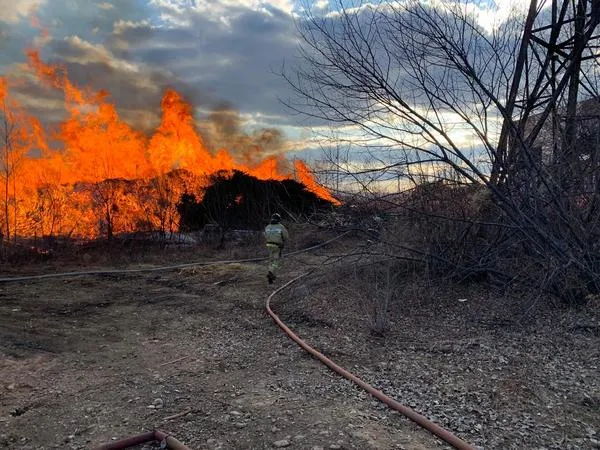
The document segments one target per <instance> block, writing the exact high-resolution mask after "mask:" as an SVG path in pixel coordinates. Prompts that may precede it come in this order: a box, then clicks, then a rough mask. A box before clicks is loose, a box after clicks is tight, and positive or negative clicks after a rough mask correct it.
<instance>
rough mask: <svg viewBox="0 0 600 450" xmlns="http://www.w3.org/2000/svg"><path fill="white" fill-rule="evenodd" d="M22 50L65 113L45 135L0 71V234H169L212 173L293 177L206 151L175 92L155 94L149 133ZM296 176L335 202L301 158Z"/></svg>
mask: <svg viewBox="0 0 600 450" xmlns="http://www.w3.org/2000/svg"><path fill="white" fill-rule="evenodd" d="M27 55H28V60H29V67H30V68H31V69H32V71H33V72H34V73H35V75H36V76H37V78H38V79H39V80H41V81H42V82H43V83H45V84H47V85H48V86H51V87H52V88H54V89H58V90H60V91H61V92H62V93H63V94H64V105H65V110H66V112H67V116H66V118H65V119H64V120H63V121H62V122H61V123H60V124H59V126H58V127H57V129H56V130H54V131H53V132H51V133H49V132H48V131H47V130H44V129H43V127H42V126H41V124H40V122H39V120H37V119H36V118H35V117H32V116H31V115H29V114H28V113H27V111H25V109H24V108H22V107H21V106H20V105H19V103H18V102H17V101H16V100H15V99H14V98H13V97H12V96H11V94H10V90H9V83H8V81H7V79H6V78H3V77H0V117H3V118H4V121H3V123H2V130H1V133H2V144H1V145H0V149H1V153H0V158H1V159H0V179H1V180H2V186H1V187H0V206H1V208H2V210H1V211H0V230H2V231H3V233H4V236H5V237H12V236H17V235H18V236H24V237H31V236H46V235H53V236H59V235H60V236H73V237H86V238H93V237H96V236H99V235H107V236H109V237H110V236H111V235H112V234H113V233H121V232H133V231H144V230H162V231H174V230H175V229H176V228H177V225H178V215H177V203H178V201H179V200H180V198H181V196H182V194H184V193H194V194H196V195H198V193H201V192H202V190H203V189H204V188H205V187H206V183H207V180H208V179H209V178H210V175H211V174H213V173H215V172H223V171H224V172H233V171H234V170H237V171H241V172H244V173H246V174H248V175H251V176H254V177H256V178H258V179H260V180H268V179H272V180H280V181H281V180H285V179H291V178H293V174H292V173H289V171H288V172H287V173H286V171H285V170H284V169H283V167H284V166H285V164H283V163H284V161H283V159H282V158H281V157H270V158H266V159H263V160H261V161H259V162H257V163H256V164H249V163H246V164H243V163H240V162H239V161H236V159H235V158H234V157H233V156H232V155H231V154H230V153H229V152H228V151H227V150H225V149H221V150H219V151H218V152H216V153H215V154H214V155H213V154H211V153H210V152H209V151H208V149H207V146H206V145H205V144H204V142H203V140H202V138H201V136H200V135H199V134H198V132H197V130H196V127H195V125H194V118H193V112H192V106H191V105H190V104H189V103H187V102H186V101H185V100H184V99H183V98H182V96H181V95H180V94H179V93H178V92H176V91H175V90H172V89H169V90H167V91H166V92H164V95H163V98H162V102H161V108H162V118H161V122H160V125H159V126H158V127H157V129H156V130H155V131H154V133H153V135H152V136H150V137H148V136H146V135H144V134H143V133H141V132H139V131H137V130H135V129H133V128H132V127H131V126H130V125H128V124H127V123H125V122H124V121H123V120H122V119H121V118H120V117H119V114H118V113H117V110H116V108H115V106H114V105H113V104H112V103H111V102H110V101H109V95H108V93H106V92H103V91H100V92H94V91H92V90H89V89H80V88H78V87H77V86H75V85H74V84H73V83H72V82H71V81H70V79H69V77H68V74H67V72H66V70H65V69H64V68H61V67H59V66H52V65H48V64H45V63H44V62H43V61H42V60H41V59H40V57H39V54H38V52H37V51H34V50H31V51H29V52H28V54H27ZM48 135H49V138H48ZM49 142H52V143H57V144H53V145H51V144H49ZM57 147H58V148H57ZM295 173H296V177H297V179H298V181H299V182H301V183H303V184H304V185H305V186H306V187H307V189H308V190H310V191H311V192H313V193H315V194H317V195H318V196H319V197H320V198H322V199H325V200H328V201H332V202H334V203H335V200H334V199H333V197H332V196H331V194H330V192H329V191H328V190H327V189H325V188H323V187H322V186H319V185H318V184H317V183H316V182H315V180H314V178H313V177H312V174H311V172H310V170H309V169H308V167H307V166H306V165H305V164H304V163H303V162H302V161H296V162H295Z"/></svg>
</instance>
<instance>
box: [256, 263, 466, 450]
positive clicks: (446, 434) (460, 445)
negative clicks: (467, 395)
mask: <svg viewBox="0 0 600 450" xmlns="http://www.w3.org/2000/svg"><path fill="white" fill-rule="evenodd" d="M310 273H311V272H306V273H304V274H302V275H300V276H298V277H296V278H294V279H293V280H290V281H288V282H287V283H285V284H284V285H283V286H281V287H279V288H277V289H276V290H275V291H273V292H272V293H271V295H269V297H268V298H267V303H266V309H267V313H268V314H269V315H270V316H271V318H272V319H273V320H274V321H275V323H276V324H277V325H278V326H279V328H281V329H282V330H283V331H284V332H285V334H287V335H288V336H289V337H290V339H292V340H293V341H294V342H295V343H296V344H298V345H299V346H300V347H301V348H302V349H303V350H306V351H307V352H308V353H310V354H311V355H312V356H314V357H315V358H317V359H318V360H319V361H321V362H322V363H323V364H325V365H326V366H327V367H329V368H330V369H331V370H333V371H334V372H336V373H337V374H339V375H341V376H342V377H344V378H346V379H347V380H350V381H352V382H353V383H354V384H356V385H358V386H360V387H361V388H363V389H364V390H365V391H367V392H368V393H369V394H371V395H372V396H373V397H375V398H377V399H378V400H380V401H382V402H383V403H385V404H386V405H387V406H389V407H390V408H392V409H393V410H395V411H398V412H399V413H401V414H402V415H404V416H405V417H407V418H409V419H410V420H412V421H413V422H415V423H416V424H418V425H419V426H421V427H423V428H425V429H426V430H427V431H429V432H431V433H433V434H435V435H436V436H438V437H439V438H440V439H442V440H443V441H445V442H446V443H448V444H450V445H451V446H452V447H454V448H456V449H458V450H474V449H475V447H473V446H472V445H471V444H469V443H467V442H465V441H463V440H462V439H460V438H459V437H457V436H455V435H454V434H452V433H451V432H450V431H448V430H446V429H444V428H442V427H440V426H439V425H438V424H436V423H434V422H432V421H431V420H429V419H427V418H426V417H425V416H423V415H421V414H419V413H417V412H416V411H414V410H413V409H411V408H409V407H408V406H405V405H403V404H401V403H399V402H397V401H396V400H394V399H393V398H391V397H389V396H387V395H385V394H384V393H383V392H381V391H380V390H378V389H375V388H374V387H373V386H371V385H370V384H368V383H366V382H365V381H363V380H361V379H360V378H358V377H357V376H356V375H354V374H352V373H351V372H348V371H347V370H346V369H344V368H342V367H340V366H339V365H337V364H336V363H334V362H333V361H332V360H331V359H329V358H328V357H327V356H325V355H323V354H322V353H320V352H319V351H317V350H315V349H314V348H312V347H311V346H309V345H308V344H307V343H306V342H304V341H303V340H302V339H301V338H300V337H298V335H296V334H295V333H294V332H293V331H292V330H291V329H290V328H289V327H288V326H287V325H286V324H285V323H283V321H282V320H281V319H280V318H279V316H277V314H275V313H274V312H273V310H272V309H271V299H272V298H273V297H274V296H275V295H276V294H277V293H279V292H280V291H282V290H283V289H285V288H286V287H288V286H290V285H291V284H293V283H295V282H296V281H298V280H300V279H301V278H303V277H305V276H307V275H309V274H310Z"/></svg>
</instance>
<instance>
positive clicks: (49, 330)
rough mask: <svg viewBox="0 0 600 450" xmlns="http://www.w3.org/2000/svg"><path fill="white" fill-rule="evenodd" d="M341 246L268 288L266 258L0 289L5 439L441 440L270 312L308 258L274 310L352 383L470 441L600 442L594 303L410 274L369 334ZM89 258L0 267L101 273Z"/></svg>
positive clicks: (8, 442)
mask: <svg viewBox="0 0 600 450" xmlns="http://www.w3.org/2000/svg"><path fill="white" fill-rule="evenodd" d="M336 245H338V246H343V245H345V246H347V245H349V244H348V243H344V244H332V245H330V246H328V247H325V248H322V249H318V250H315V251H312V252H310V253H305V254H299V255H295V256H290V257H288V258H286V260H285V264H284V268H283V270H282V273H281V276H280V279H279V280H277V282H276V284H275V285H274V286H269V285H268V284H267V283H266V278H265V277H264V275H265V267H264V263H230V264H216V265H210V266H202V267H197V268H186V269H180V270H169V271H161V272H143V273H132V274H105V275H88V276H78V277H69V278H48V279H42V280H35V281H29V282H19V283H7V284H0V448H9V449H50V448H64V449H84V448H94V447H95V446H98V445H100V444H103V443H107V442H111V441H112V440H115V439H121V438H123V437H127V436H131V435H135V434H139V433H142V432H145V431H149V430H152V429H155V428H160V429H162V430H165V431H167V432H169V433H171V434H172V435H173V436H175V437H176V438H177V439H179V440H180V441H182V442H183V443H185V444H187V445H188V446H189V447H190V448H194V449H270V448H294V449H314V450H317V449H415V450H416V449H435V448H448V447H447V446H446V445H444V444H443V443H442V442H441V441H440V440H439V439H437V438H436V437H434V436H432V435H430V434H429V433H428V432H426V431H424V430H422V429H420V428H419V427H417V426H416V425H414V424H413V423H412V422H410V421H408V420H407V419H405V418H403V417H402V416H401V415H399V414H397V413H395V412H393V411H390V410H389V409H387V408H386V407H384V406H383V405H382V404H380V403H379V402H378V401H375V400H374V399H373V398H371V397H370V396H369V395H367V394H366V393H364V392H363V391H362V390H360V389H359V388H357V387H355V386H353V385H352V384H351V383H350V382H348V381H345V380H343V379H341V378H340V377H339V376H338V375H336V374H334V373H333V372H331V371H330V370H328V369H327V368H326V367H325V366H323V365H322V364H321V363H319V362H318V361H316V360H315V359H313V358H312V357H310V356H308V355H307V354H306V353H305V352H304V351H303V350H301V349H300V348H299V347H298V346H297V345H296V344H294V343H293V342H292V341H290V340H289V338H287V337H286V336H285V335H284V334H283V333H282V332H281V331H280V330H279V329H278V328H277V326H276V325H275V324H274V323H273V321H272V320H271V319H270V318H269V317H268V316H267V314H266V313H265V308H264V305H265V300H266V298H267V297H268V295H269V294H270V293H271V292H272V291H273V288H274V287H277V286H280V285H282V284H283V283H284V282H286V281H288V280H291V279H292V278H294V277H296V276H297V275H300V274H301V273H304V272H305V271H306V270H307V269H311V268H315V269H316V270H315V272H314V273H313V274H311V275H309V276H307V277H305V278H304V279H302V280H300V281H298V282H297V283H295V284H293V285H292V286H290V288H288V289H286V290H284V291H282V292H281V293H280V294H279V295H277V296H276V297H275V299H274V300H273V309H274V310H275V311H276V312H277V313H278V314H280V316H281V318H282V319H283V320H284V321H285V322H286V323H287V324H288V325H289V326H290V327H291V328H292V329H294V330H295V331H296V332H297V333H298V334H299V335H300V336H301V337H303V338H305V339H306V341H307V342H308V343H309V344H311V345H313V346H314V347H316V348H317V349H318V350H320V351H322V352H323V353H325V354H326V355H328V356H330V357H331V358H332V359H333V360H335V361H336V362H338V363H339V364H341V365H343V366H344V367H346V368H347V369H349V370H351V371H353V372H354V373H356V375H358V376H360V377H362V378H363V379H364V380H365V381H367V382H370V383H372V384H373V385H374V386H376V387H378V388H380V389H382V390H383V391H384V392H385V393H387V394H388V395H391V396H392V397H394V398H395V399H397V400H398V401H400V402H402V403H404V404H406V405H408V406H410V407H412V408H414V409H415V410H416V411H418V412H420V413H422V414H424V415H426V416H427V417H429V418H431V419H432V420H434V421H435V422H437V423H438V424H440V425H442V426H444V427H446V428H448V429H449V430H451V431H452V432H454V433H455V434H457V435H458V436H459V437H461V438H462V439H465V440H466V441H469V442H471V443H473V444H474V445H476V446H478V447H480V448H486V449H487V448H489V449H540V450H541V449H588V448H590V449H591V448H600V345H599V344H600V336H599V333H598V330H599V329H600V308H597V307H590V308H586V309H582V310H574V309H569V308H563V307H556V306H554V307H541V306H538V305H536V306H535V308H536V309H535V313H534V314H531V311H530V314H529V315H528V316H527V318H526V319H524V317H525V316H524V315H523V314H520V313H519V312H520V311H522V310H523V308H522V306H523V305H521V304H519V303H518V302H516V301H513V300H510V298H509V297H508V296H503V295H500V294H499V293H493V292H489V291H487V290H485V289H482V288H481V287H478V286H469V287H462V288H460V289H459V288H444V287H443V286H442V285H435V284H434V285H423V284H420V283H419V282H416V281H415V282H411V283H407V284H406V286H405V287H404V289H403V291H402V295H400V296H399V298H398V299H397V300H396V302H395V303H394V304H393V305H392V307H391V313H390V314H391V315H390V320H391V322H390V330H389V331H388V332H387V333H386V334H384V335H383V336H376V335H373V334H372V333H370V329H371V316H370V313H369V311H370V309H371V305H370V304H369V301H368V299H365V298H364V297H361V295H358V294H357V291H356V290H355V289H354V288H353V285H352V283H350V282H349V280H344V279H336V269H335V264H330V265H325V266H324V265H323V263H324V262H331V258H330V256H331V255H333V254H338V253H339V252H340V251H341V250H343V249H342V248H341V247H338V248H336ZM345 248H347V247H345ZM261 250H262V249H260V250H259V248H257V249H254V250H252V249H246V250H245V253H244V252H240V253H237V254H234V255H233V256H237V257H243V256H248V255H251V254H254V255H256V254H257V252H258V254H260V252H261ZM204 256H206V255H202V254H199V253H189V252H188V253H183V254H179V255H178V256H177V255H174V254H173V253H169V254H168V255H163V256H160V255H159V256H156V255H155V256H154V259H153V260H152V262H153V263H157V262H161V263H162V264H172V263H176V262H178V261H181V262H191V261H195V260H202V259H203V257H204ZM210 256H211V257H215V256H218V255H214V254H213V255H210ZM227 256H228V258H224V259H229V257H231V256H232V255H231V254H229V255H227ZM90 259H93V258H89V257H88V258H87V259H85V261H86V263H85V264H82V265H80V264H66V263H61V262H60V261H54V262H52V263H47V264H46V265H38V266H36V267H28V268H27V271H25V270H24V269H12V270H8V273H4V274H3V275H6V276H15V275H17V274H19V273H33V272H36V273H41V272H53V271H55V272H59V271H67V270H76V269H83V270H90V269H94V268H109V267H112V265H111V264H109V262H107V261H93V260H92V261H90ZM140 266H141V265H140V263H133V262H132V263H130V264H129V265H127V267H130V268H131V267H140ZM120 267H124V265H123V264H121V265H120ZM532 317H534V319H532ZM145 448H150V447H149V446H146V447H145Z"/></svg>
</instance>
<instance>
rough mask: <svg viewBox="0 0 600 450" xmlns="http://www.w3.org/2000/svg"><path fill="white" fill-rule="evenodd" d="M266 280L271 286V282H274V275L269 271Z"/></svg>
mask: <svg viewBox="0 0 600 450" xmlns="http://www.w3.org/2000/svg"><path fill="white" fill-rule="evenodd" d="M267 280H269V284H273V281H275V274H274V273H273V272H271V271H269V273H268V274H267Z"/></svg>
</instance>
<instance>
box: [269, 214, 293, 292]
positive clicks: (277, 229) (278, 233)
mask: <svg viewBox="0 0 600 450" xmlns="http://www.w3.org/2000/svg"><path fill="white" fill-rule="evenodd" d="M265 239H266V241H267V249H268V250H269V272H268V273H267V280H268V281H269V284H272V283H273V281H275V272H276V271H277V270H279V260H280V259H281V251H282V250H283V246H284V245H285V243H286V242H287V241H288V240H289V234H288V231H287V229H286V228H285V226H283V224H282V223H281V216H280V215H279V214H277V213H275V214H273V215H272V216H271V223H269V225H267V226H266V227H265Z"/></svg>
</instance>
